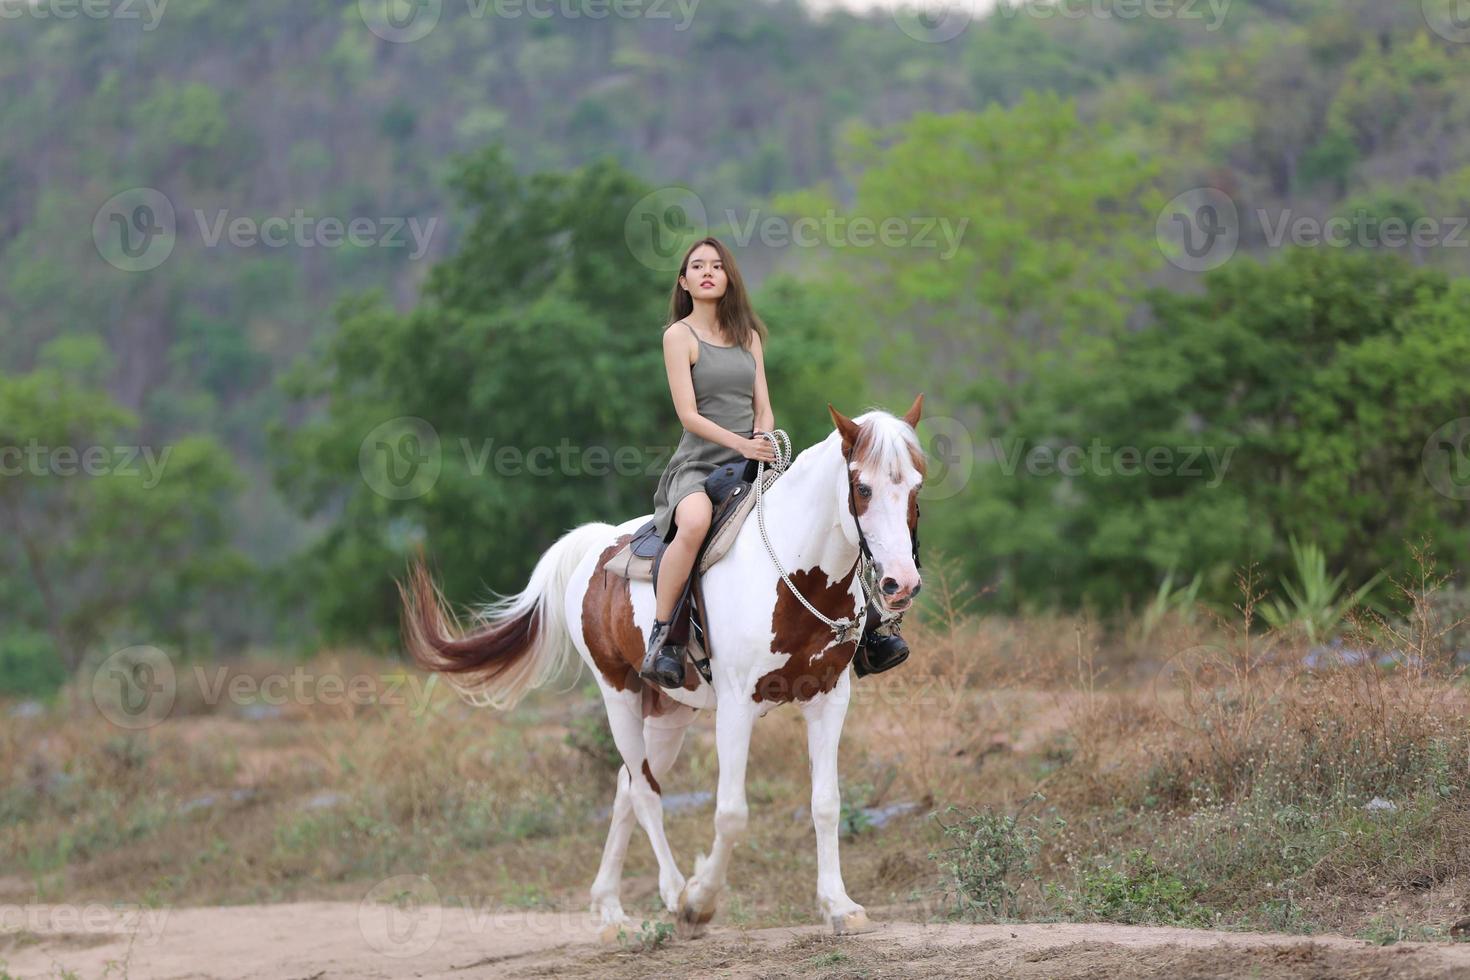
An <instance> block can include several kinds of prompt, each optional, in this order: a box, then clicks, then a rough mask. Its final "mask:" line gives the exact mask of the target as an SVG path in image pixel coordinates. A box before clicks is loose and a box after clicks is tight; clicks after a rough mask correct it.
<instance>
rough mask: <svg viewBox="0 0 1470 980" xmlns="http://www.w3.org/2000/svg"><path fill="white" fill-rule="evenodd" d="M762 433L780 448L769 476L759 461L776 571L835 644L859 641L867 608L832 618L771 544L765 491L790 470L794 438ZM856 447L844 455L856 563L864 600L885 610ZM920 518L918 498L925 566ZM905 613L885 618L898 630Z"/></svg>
mask: <svg viewBox="0 0 1470 980" xmlns="http://www.w3.org/2000/svg"><path fill="white" fill-rule="evenodd" d="M760 435H761V436H763V437H764V438H766V439H769V440H770V442H771V447H772V448H773V449H774V450H775V451H776V459H775V462H774V464H773V465H772V467H771V473H770V476H769V479H768V478H767V474H766V461H765V460H760V462H759V463H758V464H757V466H756V476H755V516H756V523H758V524H759V525H760V529H761V540H763V541H764V542H765V543H766V553H767V554H768V555H770V556H771V562H772V564H774V565H775V566H776V571H778V572H780V573H781V581H783V582H785V583H786V587H787V588H788V589H790V590H791V594H792V595H794V596H796V598H797V600H798V601H799V602H800V603H801V604H802V605H803V606H806V608H807V610H808V611H809V612H810V613H811V614H812V615H813V616H815V617H817V618H818V619H820V620H821V621H822V622H823V623H826V624H827V628H828V629H830V630H831V631H832V642H833V643H834V644H842V643H852V642H856V641H857V640H859V639H860V638H861V637H862V634H863V629H864V627H865V626H866V624H867V618H868V617H867V610H866V608H865V609H864V610H863V611H862V612H861V613H860V614H859V615H858V616H857V617H856V618H855V619H854V618H852V617H848V616H843V617H841V618H840V619H831V618H830V617H828V616H827V615H826V614H824V613H823V612H822V611H821V610H820V609H818V608H817V607H816V606H814V605H812V604H811V603H810V602H809V601H808V600H807V597H806V596H804V595H802V594H801V592H800V591H799V590H798V589H797V588H796V585H795V583H793V582H792V581H791V576H789V575H787V574H786V569H784V568H782V567H781V559H779V558H777V557H776V549H775V548H773V547H772V546H771V538H770V535H769V534H767V533H766V508H765V496H764V493H765V489H766V487H767V486H768V485H769V484H771V483H774V482H775V480H776V477H778V476H780V475H781V474H782V473H784V472H785V471H786V467H787V466H789V465H791V439H790V437H788V436H787V435H786V430H785V429H777V430H775V432H761V433H760ZM853 448H854V447H853V446H849V447H848V449H847V452H846V453H844V454H843V459H844V460H845V466H844V469H843V475H844V476H845V477H846V478H847V512H848V513H849V514H851V515H852V524H853V527H855V528H857V533H858V557H857V562H856V563H855V567H858V569H859V570H858V585H860V586H861V587H862V590H863V599H864V601H865V602H866V603H867V604H869V605H871V606H873V608H875V609H881V608H882V607H881V605H880V604H879V603H876V602H874V601H873V594H874V592H876V591H877V585H876V583H875V582H874V581H873V579H874V578H875V577H876V575H877V562H875V561H874V560H873V551H872V549H871V548H869V547H868V536H867V535H866V534H864V533H863V522H862V521H860V520H858V516H857V504H856V503H854V502H853V496H852V451H853ZM918 517H919V509H918V502H917V501H915V502H914V527H913V528H911V529H910V530H909V535H910V537H911V538H912V539H913V549H914V567H915V568H919V567H921V566H920V565H919V528H918ZM905 612H907V610H905ZM903 615H904V614H903V613H902V612H900V613H898V614H896V615H894V616H893V617H892V618H891V619H888V620H885V624H886V625H887V626H888V627H889V628H890V629H897V628H898V624H899V623H900V622H902V620H903Z"/></svg>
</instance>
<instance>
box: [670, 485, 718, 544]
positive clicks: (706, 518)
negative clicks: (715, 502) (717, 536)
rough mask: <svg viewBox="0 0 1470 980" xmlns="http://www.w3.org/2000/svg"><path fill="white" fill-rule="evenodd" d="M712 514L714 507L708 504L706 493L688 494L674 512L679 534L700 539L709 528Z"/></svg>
mask: <svg viewBox="0 0 1470 980" xmlns="http://www.w3.org/2000/svg"><path fill="white" fill-rule="evenodd" d="M713 515H714V507H713V506H712V505H711V504H710V499H709V495H708V494H705V493H703V492H700V493H691V494H689V495H688V496H687V497H685V498H684V499H683V501H681V502H680V504H679V508H678V510H677V511H676V512H675V520H676V521H677V523H678V525H679V531H678V534H679V536H680V537H683V536H686V535H687V536H689V537H692V538H698V539H701V540H702V539H703V538H704V535H705V532H707V531H708V530H709V525H710V519H711V518H712V517H713Z"/></svg>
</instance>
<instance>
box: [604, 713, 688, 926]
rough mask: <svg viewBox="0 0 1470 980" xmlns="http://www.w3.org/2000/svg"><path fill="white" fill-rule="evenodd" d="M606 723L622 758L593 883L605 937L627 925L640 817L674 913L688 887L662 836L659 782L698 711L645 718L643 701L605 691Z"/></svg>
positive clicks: (664, 896)
mask: <svg viewBox="0 0 1470 980" xmlns="http://www.w3.org/2000/svg"><path fill="white" fill-rule="evenodd" d="M603 700H604V702H605V704H606V705H607V716H608V725H609V726H610V728H611V729H612V735H613V741H614V742H616V743H617V747H618V753H619V754H620V755H621V756H622V757H623V768H622V769H620V770H619V771H618V790H617V796H616V797H615V798H614V800H613V811H612V824H611V826H610V827H609V829H608V835H607V844H606V845H605V846H604V847H603V851H602V865H601V866H600V867H599V869H598V872H597V878H596V879H595V880H594V881H593V883H592V893H591V894H592V910H593V911H594V912H596V913H598V914H600V916H601V919H602V924H603V926H604V933H605V935H604V938H610V937H611V936H612V935H615V934H616V932H615V930H616V928H617V927H618V926H621V925H622V924H624V923H625V922H626V921H627V916H626V915H625V914H624V913H623V906H622V900H621V898H620V894H621V891H622V874H623V858H624V856H625V855H626V854H627V850H628V839H629V837H630V835H631V834H632V831H633V821H634V819H635V818H636V819H637V821H638V823H639V824H641V825H642V826H643V830H644V832H645V833H647V834H648V840H649V843H650V844H651V845H652V846H653V854H654V857H655V858H657V860H658V881H659V895H660V897H662V899H663V901H664V905H665V906H667V907H668V908H669V909H670V910H671V911H672V910H673V909H674V907H675V903H676V902H677V900H678V895H679V892H680V891H681V890H682V889H683V887H684V876H683V875H682V874H680V873H679V869H678V866H677V865H676V864H675V863H674V855H673V852H672V850H670V848H669V842H668V838H667V837H666V836H665V834H664V824H663V802H662V801H661V800H660V798H659V793H660V789H659V787H658V781H659V780H660V779H662V778H663V777H664V776H665V775H666V774H667V773H668V771H669V769H670V768H672V766H673V764H674V760H675V759H676V758H678V755H679V749H680V747H681V746H682V745H683V743H684V733H685V731H686V730H687V729H688V727H689V723H690V721H691V720H693V718H694V710H693V709H692V708H688V707H685V706H683V705H680V706H678V707H677V708H675V709H674V710H673V711H670V712H669V713H667V714H664V715H661V716H658V717H650V718H648V719H647V720H646V721H645V720H644V719H643V717H642V711H641V704H640V702H641V697H640V696H639V695H638V694H635V693H631V692H616V691H612V690H605V691H604V694H603Z"/></svg>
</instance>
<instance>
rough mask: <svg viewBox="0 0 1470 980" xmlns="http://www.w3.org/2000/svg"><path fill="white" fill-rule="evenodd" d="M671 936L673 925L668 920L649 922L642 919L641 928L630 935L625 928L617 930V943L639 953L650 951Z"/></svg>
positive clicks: (672, 936)
mask: <svg viewBox="0 0 1470 980" xmlns="http://www.w3.org/2000/svg"><path fill="white" fill-rule="evenodd" d="M673 938H674V926H673V924H672V923H669V922H649V921H648V920H647V919H644V920H643V926H642V928H640V929H639V930H638V931H637V932H635V933H633V934H632V935H629V934H628V930H626V929H619V930H618V944H619V945H620V946H622V947H623V948H624V949H632V950H634V951H635V952H639V953H651V952H653V951H654V950H656V949H658V948H659V947H660V946H663V945H664V944H666V943H667V942H668V941H669V940H671V939H673Z"/></svg>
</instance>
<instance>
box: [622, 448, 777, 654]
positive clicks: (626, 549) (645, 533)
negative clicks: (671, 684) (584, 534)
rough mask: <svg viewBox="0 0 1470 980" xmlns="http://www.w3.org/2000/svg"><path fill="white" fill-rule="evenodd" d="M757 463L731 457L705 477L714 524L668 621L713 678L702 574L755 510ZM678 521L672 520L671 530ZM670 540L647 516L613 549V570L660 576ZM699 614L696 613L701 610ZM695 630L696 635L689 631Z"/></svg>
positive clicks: (678, 641) (631, 576)
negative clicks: (615, 551)
mask: <svg viewBox="0 0 1470 980" xmlns="http://www.w3.org/2000/svg"><path fill="white" fill-rule="evenodd" d="M757 469H758V464H757V463H756V461H755V460H753V459H748V460H743V461H741V462H737V463H727V464H726V465H724V466H722V467H720V468H719V469H717V470H715V471H714V472H713V473H711V474H710V475H709V476H708V477H706V478H705V481H704V489H705V493H707V494H709V498H710V503H712V504H714V513H713V514H712V515H711V517H710V524H709V530H708V531H707V532H705V536H704V540H703V541H702V542H701V543H700V546H699V551H698V553H697V554H696V555H695V558H694V570H693V571H692V572H691V573H690V575H689V579H688V581H686V582H685V583H684V591H683V592H682V593H681V594H680V596H679V600H678V602H677V603H675V605H674V612H673V614H672V616H671V618H670V622H669V632H668V638H667V642H669V643H672V644H675V645H677V646H684V647H688V648H689V652H690V659H691V660H693V662H694V666H695V668H696V669H698V670H699V672H700V674H702V675H703V676H704V679H705V680H706V681H709V680H711V672H710V667H709V656H708V652H707V651H708V650H709V642H708V636H709V629H708V626H707V625H706V623H705V621H704V591H703V588H702V576H703V574H704V572H705V571H706V570H708V569H709V567H710V566H711V565H713V564H714V563H715V562H717V561H719V560H720V559H721V558H723V557H725V555H726V554H727V553H728V552H729V550H730V546H731V545H733V544H734V543H735V537H736V535H738V534H739V533H740V527H741V525H742V524H744V523H745V519H746V518H747V517H749V516H750V511H751V508H752V507H754V506H755V492H754V488H755V478H756V472H757ZM672 530H673V523H672V522H670V531H671V532H672ZM668 543H669V542H668V541H667V540H665V539H663V538H660V537H659V536H658V534H657V532H656V529H655V527H654V521H653V519H651V518H650V519H649V520H648V521H646V522H644V524H643V525H642V526H640V527H639V528H638V530H637V531H635V532H633V538H632V540H630V541H629V542H628V543H627V544H625V545H623V547H622V548H621V549H619V550H618V552H617V553H616V554H614V555H613V556H612V557H611V558H610V559H608V562H607V564H606V566H604V567H605V568H606V569H607V570H608V571H610V572H612V573H613V574H614V575H620V576H622V577H623V578H625V579H628V580H629V581H641V582H656V581H658V569H659V565H660V563H661V562H662V560H663V556H664V550H665V549H666V548H667V547H668ZM696 614H697V615H696ZM691 629H692V630H693V631H694V633H695V637H694V638H693V640H692V641H691V637H690V631H691Z"/></svg>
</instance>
